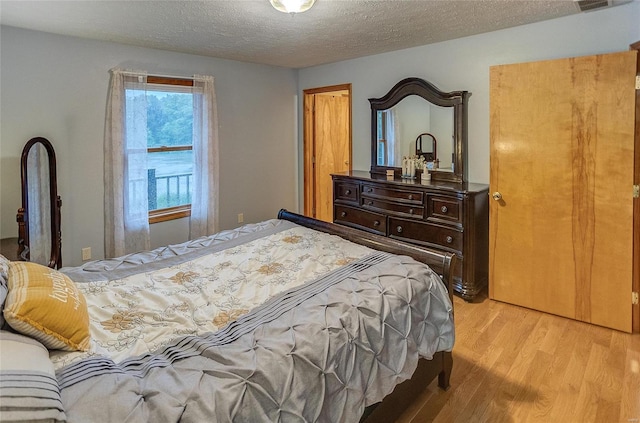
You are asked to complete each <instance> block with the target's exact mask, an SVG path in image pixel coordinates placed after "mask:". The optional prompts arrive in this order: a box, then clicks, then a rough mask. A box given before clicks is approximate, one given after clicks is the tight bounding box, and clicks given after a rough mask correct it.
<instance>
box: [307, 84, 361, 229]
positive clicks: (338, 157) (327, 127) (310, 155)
mask: <svg viewBox="0 0 640 423" xmlns="http://www.w3.org/2000/svg"><path fill="white" fill-rule="evenodd" d="M337 88H340V89H337ZM309 91H312V92H309ZM304 102H305V214H306V215H308V216H312V217H315V218H316V219H319V220H324V221H327V222H332V221H333V184H332V180H331V174H332V173H339V172H344V171H348V170H350V169H351V122H350V121H351V100H350V85H345V86H334V87H327V88H326V90H323V89H316V90H305V101H304Z"/></svg>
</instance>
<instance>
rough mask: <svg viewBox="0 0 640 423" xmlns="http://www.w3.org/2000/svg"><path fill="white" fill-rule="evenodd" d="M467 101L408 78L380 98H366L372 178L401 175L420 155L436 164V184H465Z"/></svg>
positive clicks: (460, 94)
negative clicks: (407, 162) (409, 161)
mask: <svg viewBox="0 0 640 423" xmlns="http://www.w3.org/2000/svg"><path fill="white" fill-rule="evenodd" d="M469 95H470V93H469V92H467V91H453V92H448V93H447V92H442V91H440V90H439V89H437V88H436V87H435V86H433V85H432V84H431V83H429V82H427V81H425V80H423V79H420V78H407V79H403V80H402V81H400V82H398V83H397V84H396V85H395V86H394V87H393V88H391V90H390V91H389V92H388V93H387V94H385V95H384V96H383V97H381V98H370V99H369V102H370V103H371V173H372V174H385V173H386V171H387V170H389V169H393V170H394V172H395V174H396V175H400V173H401V166H402V158H403V157H404V156H414V155H416V154H418V155H422V156H424V157H425V158H427V159H429V158H436V159H437V161H436V163H437V164H435V163H434V169H433V170H432V179H433V180H434V181H450V182H457V183H461V182H463V181H465V180H466V179H467V178H466V173H465V172H466V170H465V168H464V164H465V162H466V160H465V159H466V147H467V100H468V98H469ZM425 134H428V136H427V135H425ZM433 146H435V147H436V150H435V151H434V150H432V148H433ZM435 167H437V168H435Z"/></svg>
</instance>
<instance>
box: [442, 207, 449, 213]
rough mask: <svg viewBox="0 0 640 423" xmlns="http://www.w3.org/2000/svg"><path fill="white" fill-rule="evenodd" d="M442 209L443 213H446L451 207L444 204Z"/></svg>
mask: <svg viewBox="0 0 640 423" xmlns="http://www.w3.org/2000/svg"><path fill="white" fill-rule="evenodd" d="M440 211H441V212H442V213H446V212H448V211H449V209H448V208H447V206H442V207H440Z"/></svg>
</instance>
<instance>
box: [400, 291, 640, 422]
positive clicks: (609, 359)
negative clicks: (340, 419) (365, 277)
mask: <svg viewBox="0 0 640 423" xmlns="http://www.w3.org/2000/svg"><path fill="white" fill-rule="evenodd" d="M454 310H455V320H456V344H455V347H454V349H453V360H454V361H453V366H454V368H453V373H452V376H451V388H450V389H449V390H448V391H446V392H445V391H442V390H441V389H439V388H438V387H437V385H436V383H435V382H434V383H432V384H431V385H429V387H428V388H427V389H425V391H424V392H422V394H421V396H420V399H419V400H418V401H416V402H414V403H413V404H412V406H411V407H410V408H408V409H407V410H406V411H405V413H404V414H403V415H402V416H401V418H400V419H399V420H397V423H427V422H434V423H444V422H465V423H467V422H469V423H475V422H491V423H499V422H513V423H521V422H545V423H555V422H558V423H573V422H575V423H588V422H594V423H618V422H621V423H629V422H640V335H638V334H635V335H629V334H626V333H622V332H617V331H614V330H611V329H605V328H602V327H598V326H592V325H589V324H586V323H581V322H577V321H574V320H569V319H565V318H562V317H557V316H553V315H549V314H545V313H541V312H537V311H534V310H528V309H525V308H521V307H517V306H513V305H509V304H504V303H500V302H496V301H492V300H489V299H487V298H481V299H480V300H476V302H474V303H466V302H464V301H463V300H461V299H460V298H458V297H455V299H454Z"/></svg>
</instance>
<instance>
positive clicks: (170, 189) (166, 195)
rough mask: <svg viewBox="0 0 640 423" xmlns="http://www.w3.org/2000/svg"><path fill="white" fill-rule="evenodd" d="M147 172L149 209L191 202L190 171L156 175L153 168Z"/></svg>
mask: <svg viewBox="0 0 640 423" xmlns="http://www.w3.org/2000/svg"><path fill="white" fill-rule="evenodd" d="M148 172H149V176H148V181H149V182H148V187H149V188H148V195H149V210H150V211H151V210H157V209H163V208H167V207H175V206H181V205H184V204H191V177H192V174H191V173H181V174H176V175H163V176H156V170H155V169H149V170H148Z"/></svg>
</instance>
